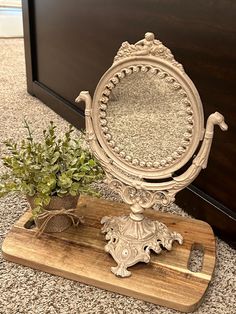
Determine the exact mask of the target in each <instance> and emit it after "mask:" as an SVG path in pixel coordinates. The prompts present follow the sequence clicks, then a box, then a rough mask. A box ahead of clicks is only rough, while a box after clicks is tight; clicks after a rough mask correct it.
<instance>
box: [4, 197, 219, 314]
mask: <svg viewBox="0 0 236 314" xmlns="http://www.w3.org/2000/svg"><path fill="white" fill-rule="evenodd" d="M129 212H130V211H129V207H128V206H127V205H125V204H121V203H116V202H111V201H106V200H103V199H95V198H90V197H81V198H80V200H79V202H78V213H79V214H80V215H82V216H84V217H85V223H84V225H79V227H78V228H77V229H76V228H73V227H71V228H69V229H68V230H66V231H65V232H62V233H51V234H43V235H42V236H41V237H40V238H36V237H35V232H36V228H33V229H26V228H25V227H24V226H25V224H26V222H27V221H28V220H29V218H30V216H31V214H30V212H29V211H27V212H26V213H25V214H24V215H23V216H22V217H21V218H20V219H19V221H18V222H17V223H16V224H15V225H14V226H13V227H12V229H11V231H10V232H9V233H8V235H7V236H6V238H5V240H4V242H3V246H2V252H3V256H4V258H5V259H7V260H8V261H12V262H15V263H19V264H22V265H25V266H29V267H32V268H35V269H38V270H41V271H45V272H48V273H51V274H54V275H58V276H62V277H65V278H68V279H72V280H76V281H79V282H82V283H85V284H89V285H93V286H96V287H99V288H102V289H106V290H109V291H113V292H117V293H120V294H124V295H127V296H132V297H134V298H138V299H142V300H145V301H148V302H152V303H155V304H159V305H163V306H166V307H170V308H173V309H176V310H179V311H183V312H190V311H194V310H195V309H196V308H197V307H198V306H199V304H200V303H201V301H202V299H203V296H204V294H205V292H206V290H207V287H208V285H209V283H210V281H211V278H212V274H213V271H214V266H215V238H214V234H213V231H212V229H211V227H210V226H209V225H208V224H207V223H205V222H203V221H200V220H195V219H191V218H186V217H181V216H176V215H171V214H167V213H162V212H156V211H153V210H147V211H146V215H147V216H148V217H149V218H152V219H157V220H159V221H161V222H163V223H165V224H166V225H167V226H168V227H169V228H170V229H172V230H175V231H177V232H179V233H181V234H182V236H183V237H184V243H183V245H179V244H178V243H174V245H173V249H172V251H170V252H168V251H162V252H161V254H159V255H157V254H154V253H153V254H152V256H151V262H150V263H149V264H144V263H139V264H136V265H135V266H133V267H131V268H130V270H131V271H132V276H131V277H129V278H118V277H116V276H115V275H114V274H113V273H112V272H111V271H110V267H111V266H115V265H116V263H115V261H114V260H113V259H112V257H111V256H110V255H109V254H108V253H105V251H104V246H105V244H106V241H105V238H104V235H102V234H101V224H100V220H101V218H102V217H103V216H109V215H110V216H111V215H112V216H114V215H121V214H124V213H126V214H128V213H129ZM193 247H200V248H202V250H203V254H204V256H203V264H202V268H201V270H200V271H198V272H193V271H190V270H189V266H188V263H189V258H190V254H191V250H192V248H193Z"/></svg>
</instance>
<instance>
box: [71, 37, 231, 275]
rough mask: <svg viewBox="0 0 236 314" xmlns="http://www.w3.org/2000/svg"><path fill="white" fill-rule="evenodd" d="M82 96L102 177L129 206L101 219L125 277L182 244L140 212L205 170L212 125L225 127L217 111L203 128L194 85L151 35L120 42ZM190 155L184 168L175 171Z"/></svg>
mask: <svg viewBox="0 0 236 314" xmlns="http://www.w3.org/2000/svg"><path fill="white" fill-rule="evenodd" d="M80 101H85V104H86V109H85V119H86V134H87V139H88V141H89V144H90V147H91V149H92V151H93V153H94V155H95V156H96V157H97V159H98V160H99V161H100V163H101V165H102V166H103V168H104V170H105V172H106V176H107V179H106V180H107V183H108V185H109V186H110V187H111V188H112V189H114V190H115V191H117V192H118V193H119V194H120V195H121V197H122V198H123V200H124V202H126V203H127V204H129V205H130V209H131V213H130V215H129V216H120V217H117V216H113V217H104V218H103V219H102V224H103V228H102V232H103V233H106V239H107V240H108V244H107V245H106V246H105V250H106V251H107V252H109V253H110V254H111V255H112V257H113V258H114V260H115V261H116V262H117V264H118V265H117V266H116V267H112V272H113V273H114V274H116V275H118V276H122V277H127V276H130V274H131V272H130V271H129V270H127V267H130V266H132V265H134V264H136V263H138V262H145V263H148V262H149V260H150V251H151V250H152V251H154V252H156V253H160V252H161V250H162V248H166V249H167V250H171V248H172V243H173V241H175V240H176V241H177V242H179V244H181V243H182V241H183V238H182V236H181V235H180V234H178V233H176V232H175V231H172V230H169V229H168V228H167V227H166V226H165V225H164V224H163V223H161V222H159V221H153V220H150V219H148V218H146V217H145V213H144V211H145V209H147V208H151V207H152V206H153V205H156V204H159V205H160V206H167V205H170V204H171V203H173V202H174V200H175V194H176V193H177V192H178V191H180V190H181V189H183V188H185V187H186V186H187V185H189V184H190V183H191V182H192V181H193V180H194V179H195V178H196V177H197V175H198V174H199V172H200V171H201V169H203V168H206V166H207V161H208V156H209V152H210V148H211V143H212V138H213V132H214V125H215V124H218V125H219V126H220V128H221V129H222V130H227V125H226V123H225V122H224V117H223V116H222V115H221V114H220V113H218V112H215V113H214V114H211V115H210V116H209V118H208V120H207V124H206V129H204V116H203V108H202V103H201V100H200V97H199V94H198V92H197V90H196V88H195V86H194V84H193V83H192V81H191V80H190V78H189V77H188V76H187V74H186V73H185V72H184V69H183V67H182V65H181V64H179V63H178V62H177V61H175V59H174V57H173V55H172V54H171V52H170V50H169V49H168V48H166V47H165V46H164V45H163V44H162V43H161V42H160V41H159V40H156V39H155V38H154V34H152V33H146V34H145V38H144V39H143V40H141V41H139V42H137V43H136V44H129V43H128V42H124V43H123V44H122V46H121V48H120V49H119V50H118V52H117V55H116V56H115V58H114V63H113V64H112V66H111V67H110V68H109V69H108V70H107V72H106V73H105V74H104V75H103V77H102V78H101V80H100V81H99V83H98V85H97V88H96V91H95V94H94V97H93V99H92V98H91V96H90V95H89V92H87V91H82V92H81V93H80V95H79V96H78V97H77V99H76V102H80ZM201 141H202V142H201ZM199 145H200V148H199V150H198V153H197V155H196V156H195V157H193V155H194V153H195V151H196V150H197V149H198V147H199ZM190 159H192V163H191V165H190V166H189V167H188V169H187V170H185V171H182V174H180V175H175V172H176V171H177V170H180V169H181V168H182V167H183V166H184V165H185V164H186V163H187V162H189V161H190ZM114 215H115V212H114Z"/></svg>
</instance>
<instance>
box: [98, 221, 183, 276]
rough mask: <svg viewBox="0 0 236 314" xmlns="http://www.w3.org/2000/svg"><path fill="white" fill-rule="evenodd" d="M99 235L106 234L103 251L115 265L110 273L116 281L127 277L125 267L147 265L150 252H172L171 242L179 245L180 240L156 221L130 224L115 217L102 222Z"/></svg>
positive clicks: (181, 238)
mask: <svg viewBox="0 0 236 314" xmlns="http://www.w3.org/2000/svg"><path fill="white" fill-rule="evenodd" d="M101 223H102V224H103V227H102V233H106V240H108V243H107V245H106V246H105V251H106V252H108V253H110V254H111V256H112V257H113V258H114V260H115V261H116V262H117V266H116V267H111V271H112V272H113V273H114V274H115V275H117V276H120V277H129V276H130V275H131V272H130V271H129V270H127V268H128V267H130V266H133V265H135V264H137V263H138V262H144V263H148V262H149V261H150V253H151V250H152V251H154V252H155V253H157V254H159V253H160V252H161V251H162V248H166V249H167V250H171V249H172V243H173V241H175V240H176V241H178V242H179V244H182V243H183V237H182V236H181V235H180V234H179V233H177V232H175V231H170V230H169V229H168V228H167V226H166V225H165V224H163V223H161V222H159V221H155V220H151V219H149V218H146V217H144V218H143V219H142V220H139V221H137V220H134V219H132V218H131V216H118V217H109V216H105V217H103V218H102V220H101Z"/></svg>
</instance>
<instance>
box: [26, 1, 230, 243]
mask: <svg viewBox="0 0 236 314" xmlns="http://www.w3.org/2000/svg"><path fill="white" fill-rule="evenodd" d="M23 19H24V34H25V55H26V69H27V86H28V92H29V93H30V94H32V95H34V96H36V97H38V98H39V99H41V100H42V101H43V102H44V103H45V104H47V105H48V106H49V107H51V108H52V109H53V110H55V111H56V112H57V113H58V114H60V115H61V116H63V117H64V118H65V119H67V120H68V121H70V122H71V123H73V124H74V125H75V126H76V127H78V128H82V127H84V118H83V107H82V106H79V107H78V106H76V104H75V102H74V99H75V98H76V96H77V95H78V92H79V91H80V90H83V89H85V88H88V89H89V90H90V92H91V93H93V91H94V89H95V87H96V84H97V82H98V80H99V78H100V77H101V75H102V74H103V73H104V71H105V69H107V68H108V67H109V66H110V65H111V63H112V58H113V56H114V55H115V52H116V51H117V49H118V48H119V46H120V43H121V42H122V41H123V39H124V38H126V39H127V40H128V41H130V42H136V41H137V40H138V39H139V38H140V37H142V36H143V34H144V33H145V32H146V31H152V32H154V33H155V34H156V35H157V37H158V38H159V39H160V40H163V42H165V44H166V45H167V46H168V47H169V48H170V49H171V50H172V51H173V53H174V55H175V57H176V60H178V61H179V62H180V63H182V64H183V65H184V68H185V70H186V72H187V73H188V75H189V76H190V77H191V79H192V80H193V81H194V83H195V85H196V87H197V89H198V91H199V93H200V96H201V98H202V102H203V106H204V110H205V116H208V115H209V114H210V113H212V112H214V111H217V110H218V111H219V112H222V113H223V114H224V116H225V118H226V122H227V123H228V125H229V131H228V132H227V133H223V132H220V131H218V130H217V131H216V135H215V140H214V144H213V147H212V151H211V156H210V160H209V165H208V168H207V169H206V170H205V171H203V172H202V173H201V175H200V176H199V178H198V179H197V180H196V181H195V183H194V186H190V187H189V188H188V189H186V190H184V191H183V192H181V193H179V195H178V196H177V203H178V204H179V205H180V206H182V207H183V208H184V209H185V210H186V211H187V212H189V213H190V214H192V215H194V216H195V217H197V218H200V219H203V220H206V221H208V222H209V223H210V224H211V225H212V226H213V228H214V230H215V232H216V233H217V234H218V235H220V236H221V237H223V238H224V239H226V240H229V241H230V242H231V243H235V234H236V205H235V202H234V197H235V195H234V188H235V184H234V181H235V178H236V168H235V166H234V162H235V160H236V145H235V139H236V127H235V125H236V124H235V121H236V106H235V98H236V97H235V96H236V89H235V77H236V66H235V64H236V54H235V49H236V36H235V30H236V2H233V1H230V0H221V1H216V0H215V1H211V0H196V1H188V0H169V1H165V0H145V1H144V0H125V1H124V0H120V1H115V0H110V1H108V0H69V1H63V0H50V1H47V0H31V1H29V0H23Z"/></svg>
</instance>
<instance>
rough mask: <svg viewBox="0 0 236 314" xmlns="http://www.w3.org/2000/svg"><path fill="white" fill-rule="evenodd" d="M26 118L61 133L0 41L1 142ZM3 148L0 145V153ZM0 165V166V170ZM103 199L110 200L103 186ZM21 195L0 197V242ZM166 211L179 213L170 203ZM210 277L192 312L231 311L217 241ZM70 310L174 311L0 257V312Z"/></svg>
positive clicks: (235, 300)
mask: <svg viewBox="0 0 236 314" xmlns="http://www.w3.org/2000/svg"><path fill="white" fill-rule="evenodd" d="M24 117H26V118H27V119H28V121H30V123H31V124H32V126H33V128H34V134H35V136H37V137H40V135H41V132H42V130H43V128H45V127H46V126H47V125H48V123H49V121H50V120H53V121H55V123H56V124H57V125H59V126H60V128H59V129H60V131H63V130H64V129H65V128H66V127H67V125H68V123H67V122H66V121H64V120H63V119H62V118H60V117H59V116H58V115H57V114H55V113H54V112H53V111H51V110H50V109H49V108H47V107H46V106H45V105H44V104H42V103H41V102H40V101H39V100H37V99H36V98H34V97H31V96H30V95H28V94H27V92H26V82H25V67H24V52H23V41H22V40H21V39H9V40H6V39H5V40H3V39H2V40H0V134H1V142H2V141H3V140H4V139H6V138H10V137H14V138H15V139H20V138H22V137H23V136H24V135H25V130H24V128H23V127H22V121H23V118H24ZM2 148H3V146H2V145H1V146H0V149H1V154H2V152H3V151H2ZM1 169H2V165H0V170H1ZM101 190H102V191H103V194H104V197H107V198H110V199H116V198H117V196H116V195H114V194H113V193H111V191H109V190H108V189H107V188H106V187H105V186H101ZM27 206H28V205H27V202H26V201H25V199H24V198H23V197H20V196H17V195H9V196H7V197H5V198H2V199H0V238H1V240H0V241H1V243H2V240H3V239H4V237H5V235H6V233H7V232H8V230H9V229H10V227H11V226H12V225H13V223H14V222H15V221H16V220H17V219H18V218H19V217H20V216H21V214H22V212H24V211H25V210H26V208H27ZM167 210H168V211H172V212H177V213H178V214H180V215H185V213H184V212H183V211H182V210H181V209H180V208H178V207H177V206H176V205H173V206H172V207H171V208H168V209H167ZM217 242H218V247H217V265H216V271H215V277H214V280H213V282H212V284H211V285H210V287H209V289H208V292H207V294H206V297H205V300H204V302H203V304H202V305H201V306H200V308H199V309H198V310H197V311H196V312H195V313H198V314H200V313H201V314H220V313H222V314H234V313H236V296H235V289H236V277H235V262H236V254H235V250H233V249H232V248H230V247H229V246H228V245H227V244H226V243H224V242H223V241H221V240H218V241H217ZM20 313H24V314H67V313H68V314H75V313H84V314H85V313H97V314H98V313H101V314H102V313H109V314H110V313H111V314H112V313H114V314H115V313H120V314H122V313H123V314H124V313H131V314H139V313H153V314H154V313H155V314H162V313H167V314H174V313H179V312H177V311H174V310H170V309H167V308H164V307H160V306H156V305H153V304H151V303H146V302H143V301H140V300H136V299H133V298H130V297H125V296H122V295H119V294H115V293H110V292H107V291H104V290H100V289H97V288H94V287H91V286H86V285H83V284H80V283H78V282H73V281H70V280H66V279H63V278H60V277H56V276H52V275H49V274H46V273H43V272H39V271H36V270H33V269H30V268H27V267H23V266H20V265H16V264H13V263H9V262H6V261H4V260H3V258H2V257H1V255H0V314H20Z"/></svg>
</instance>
